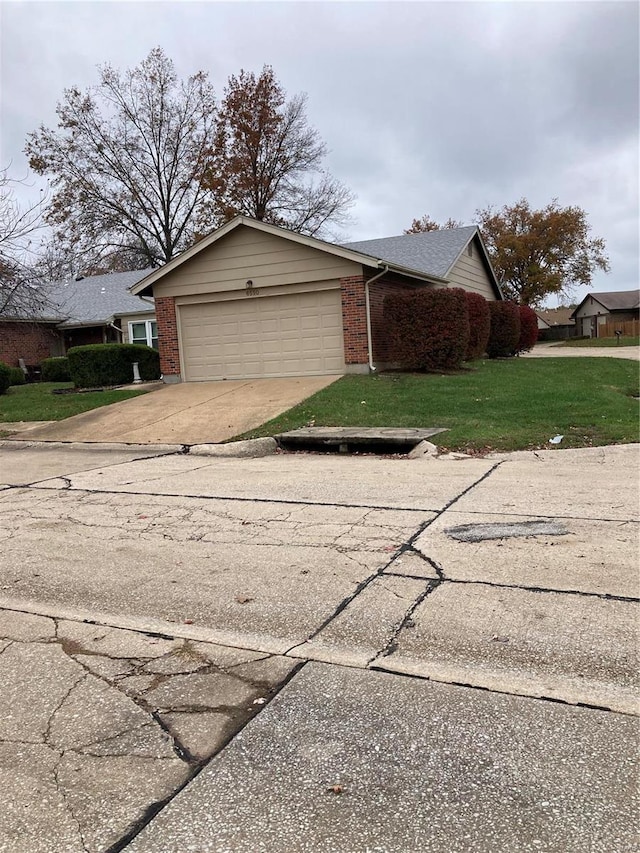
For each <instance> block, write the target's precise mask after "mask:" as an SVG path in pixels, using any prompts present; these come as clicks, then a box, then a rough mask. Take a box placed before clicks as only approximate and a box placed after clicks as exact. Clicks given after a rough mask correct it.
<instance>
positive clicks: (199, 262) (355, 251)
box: [131, 216, 502, 382]
mask: <svg viewBox="0 0 640 853" xmlns="http://www.w3.org/2000/svg"><path fill="white" fill-rule="evenodd" d="M452 286H454V287H462V288H465V289H466V290H471V291H475V292H476V293H480V294H482V295H483V296H485V297H486V298H487V299H490V300H493V299H501V298H502V294H501V292H500V288H499V286H498V282H497V280H496V277H495V274H494V272H493V269H492V268H491V264H490V263H489V259H488V257H487V253H486V250H485V247H484V244H483V243H482V239H481V237H480V233H479V231H478V229H477V228H476V227H475V226H470V227H468V228H456V229H446V230H442V231H432V232H429V233H424V234H408V235H404V236H402V237H389V238H385V239H380V240H367V241H364V242H358V243H347V244H345V245H335V244H333V243H326V242H324V241H322V240H318V239H315V238H313V237H306V236H304V235H302V234H297V233H294V232H291V231H288V230H286V229H284V228H279V227H277V226H275V225H270V224H267V223H265V222H258V221H257V220H255V219H251V218H249V217H245V216H238V217H236V218H235V219H233V220H232V221H231V222H228V223H227V224H226V225H224V226H223V227H222V228H219V229H218V230H217V231H215V232H213V234H210V235H209V236H208V237H205V238H204V239H202V240H201V241H200V242H198V243H196V245H194V246H192V247H191V248H190V249H187V250H186V251H185V252H183V253H182V254H181V255H180V256H179V257H177V258H174V259H173V260H172V261H169V263H167V264H165V266H163V267H160V269H157V270H154V271H153V272H151V273H150V274H149V275H148V276H147V277H146V278H144V279H143V280H142V281H140V282H138V283H137V284H136V285H134V286H133V287H132V288H131V291H132V293H134V294H137V295H145V296H153V297H154V300H155V305H156V314H157V321H158V335H159V345H160V346H159V349H160V366H161V370H162V373H163V376H164V379H165V381H167V382H179V381H181V380H182V381H198V380H207V379H250V378H257V377H276V376H301V375H322V374H332V373H335V374H341V373H346V372H366V371H368V370H369V369H371V368H373V367H374V366H376V367H378V368H379V367H382V366H384V365H385V364H388V363H389V360H390V359H389V355H388V349H387V339H386V335H385V324H384V318H383V302H384V297H385V295H386V294H388V293H393V292H397V291H404V290H414V289H416V288H423V287H452Z"/></svg>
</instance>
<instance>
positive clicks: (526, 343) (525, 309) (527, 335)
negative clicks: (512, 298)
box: [516, 305, 538, 352]
mask: <svg viewBox="0 0 640 853" xmlns="http://www.w3.org/2000/svg"><path fill="white" fill-rule="evenodd" d="M518 308H519V311H520V338H519V340H518V347H517V350H516V351H517V352H527V351H528V350H530V349H533V345H534V344H535V342H536V341H537V340H538V316H537V314H536V312H535V311H534V310H533V308H529V306H528V305H519V306H518Z"/></svg>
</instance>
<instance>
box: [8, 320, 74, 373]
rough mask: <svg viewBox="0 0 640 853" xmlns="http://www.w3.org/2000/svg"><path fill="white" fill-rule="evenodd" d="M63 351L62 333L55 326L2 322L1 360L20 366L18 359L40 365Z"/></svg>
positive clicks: (11, 365)
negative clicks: (44, 360)
mask: <svg viewBox="0 0 640 853" xmlns="http://www.w3.org/2000/svg"><path fill="white" fill-rule="evenodd" d="M61 351H62V335H61V334H60V332H58V330H57V329H56V328H55V327H53V326H48V325H44V324H40V323H4V322H0V361H3V362H4V363H5V364H8V365H9V366H10V367H18V359H19V358H23V359H24V360H25V364H28V365H38V364H40V362H41V361H42V360H43V359H45V358H49V357H50V356H52V355H59V354H60V353H61Z"/></svg>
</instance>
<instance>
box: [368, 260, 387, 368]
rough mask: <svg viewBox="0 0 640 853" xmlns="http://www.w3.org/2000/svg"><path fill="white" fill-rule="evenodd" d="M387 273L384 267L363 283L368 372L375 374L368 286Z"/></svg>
mask: <svg viewBox="0 0 640 853" xmlns="http://www.w3.org/2000/svg"><path fill="white" fill-rule="evenodd" d="M388 272H389V267H387V266H385V268H384V269H383V270H382V272H379V273H376V274H375V275H374V276H373V278H370V279H369V280H368V281H365V283H364V304H365V314H366V317H367V353H368V356H369V372H370V373H375V372H376V368H375V365H374V363H373V342H372V335H371V300H370V298H369V285H370V284H373V282H374V281H377V280H378V279H379V278H381V277H382V276H383V275H385V274H386V273H388Z"/></svg>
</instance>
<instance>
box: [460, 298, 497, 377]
mask: <svg viewBox="0 0 640 853" xmlns="http://www.w3.org/2000/svg"><path fill="white" fill-rule="evenodd" d="M465 297H466V300H467V311H468V313H469V343H468V344H467V352H466V355H465V357H464V360H465V361H473V360H474V359H476V358H482V356H483V355H484V354H485V352H486V351H487V344H488V343H489V332H490V331H491V312H490V311H489V303H488V302H487V300H486V299H485V298H484V296H481V295H480V294H479V293H472V292H471V291H467V290H466V291H465Z"/></svg>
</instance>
